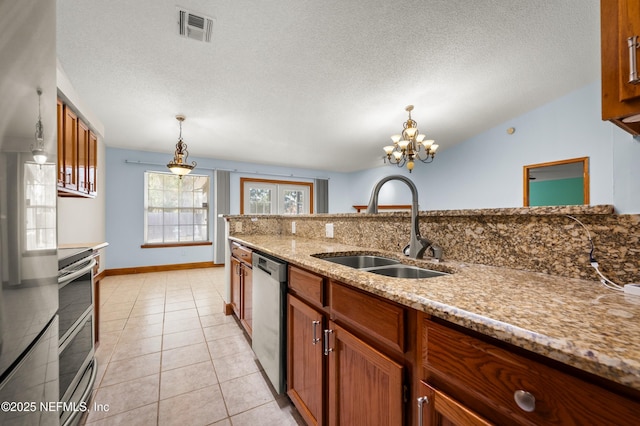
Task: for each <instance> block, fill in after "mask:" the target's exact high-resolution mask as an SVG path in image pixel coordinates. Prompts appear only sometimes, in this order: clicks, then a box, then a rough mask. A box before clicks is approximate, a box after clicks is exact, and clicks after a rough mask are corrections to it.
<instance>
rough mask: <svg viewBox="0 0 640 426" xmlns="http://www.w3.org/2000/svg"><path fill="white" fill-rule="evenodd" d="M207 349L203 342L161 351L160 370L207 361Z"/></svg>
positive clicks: (208, 358)
mask: <svg viewBox="0 0 640 426" xmlns="http://www.w3.org/2000/svg"><path fill="white" fill-rule="evenodd" d="M210 359H211V357H210V356H209V349H208V348H207V345H206V344H205V343H198V344H197V345H190V346H183V347H181V348H175V349H169V350H166V351H162V371H167V370H172V369H174V368H179V367H185V366H187V365H191V364H196V363H200V362H204V361H209V360H210Z"/></svg>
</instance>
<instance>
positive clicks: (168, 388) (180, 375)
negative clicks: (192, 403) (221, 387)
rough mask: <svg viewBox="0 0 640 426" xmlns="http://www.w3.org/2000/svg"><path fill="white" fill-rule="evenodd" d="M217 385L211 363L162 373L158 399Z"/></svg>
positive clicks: (206, 362)
mask: <svg viewBox="0 0 640 426" xmlns="http://www.w3.org/2000/svg"><path fill="white" fill-rule="evenodd" d="M217 383H218V378H217V377H216V373H215V371H214V369H213V364H212V363H211V361H205V362H201V363H198V364H191V365H188V366H186V367H180V368H176V369H174V370H169V371H163V372H162V374H161V376H160V399H167V398H172V397H174V396H177V395H181V394H183V393H188V392H191V391H194V390H197V389H202V388H206V387H209V386H212V385H215V384H217Z"/></svg>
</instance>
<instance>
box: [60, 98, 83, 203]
mask: <svg viewBox="0 0 640 426" xmlns="http://www.w3.org/2000/svg"><path fill="white" fill-rule="evenodd" d="M62 128H63V137H62V141H58V143H59V144H60V143H61V144H62V173H63V176H62V179H61V180H62V186H61V187H59V188H62V189H65V190H70V191H77V190H78V172H77V169H78V116H77V115H76V114H75V112H73V111H72V110H71V108H69V107H67V106H66V105H65V106H64V116H63V121H62ZM58 161H60V159H58Z"/></svg>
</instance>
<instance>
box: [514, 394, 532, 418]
mask: <svg viewBox="0 0 640 426" xmlns="http://www.w3.org/2000/svg"><path fill="white" fill-rule="evenodd" d="M513 399H514V400H515V401H516V404H518V407H520V409H522V410H523V411H526V412H527V413H532V412H533V411H534V410H535V409H536V397H535V396H533V394H532V393H530V392H527V391H524V390H517V391H515V392H514V393H513Z"/></svg>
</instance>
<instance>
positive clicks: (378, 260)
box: [314, 254, 449, 279]
mask: <svg viewBox="0 0 640 426" xmlns="http://www.w3.org/2000/svg"><path fill="white" fill-rule="evenodd" d="M314 256H315V257H318V258H320V259H322V260H326V261H328V262H333V263H338V264H340V265H344V266H348V267H350V268H355V269H360V270H362V271H367V272H372V273H374V274H379V275H384V276H387V277H394V278H414V279H418V278H434V277H441V276H443V275H449V274H448V273H446V272H440V271H433V270H431V269H425V268H419V267H417V266H411V265H404V264H402V263H400V261H399V260H397V259H391V258H388V257H384V256H376V255H369V254H353V255H345V256H326V255H322V254H318V255H314Z"/></svg>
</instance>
